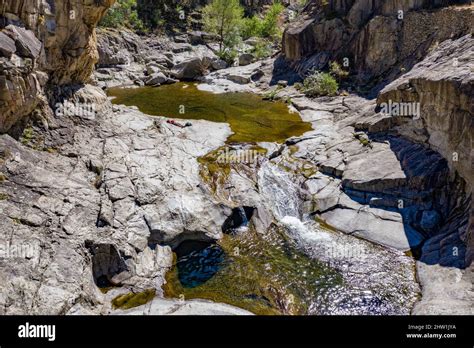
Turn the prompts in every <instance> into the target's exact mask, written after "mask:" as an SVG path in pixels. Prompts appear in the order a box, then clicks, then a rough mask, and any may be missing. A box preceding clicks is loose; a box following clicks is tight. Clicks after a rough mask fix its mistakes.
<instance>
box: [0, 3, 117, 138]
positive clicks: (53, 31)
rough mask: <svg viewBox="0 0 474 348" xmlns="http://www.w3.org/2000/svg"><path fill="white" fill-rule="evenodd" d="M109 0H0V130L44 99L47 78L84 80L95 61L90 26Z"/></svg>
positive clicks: (64, 81) (57, 82) (53, 80)
mask: <svg viewBox="0 0 474 348" xmlns="http://www.w3.org/2000/svg"><path fill="white" fill-rule="evenodd" d="M113 3H114V0H101V1H92V0H90V1H85V2H84V1H79V0H68V1H45V0H37V1H23V0H20V1H16V0H15V1H13V0H12V1H10V0H8V1H2V3H1V4H0V13H1V14H2V15H1V16H0V30H1V31H0V33H1V36H0V40H1V41H2V47H4V48H3V49H2V50H1V51H0V52H1V57H0V71H1V73H0V95H1V96H2V97H1V98H0V115H1V116H0V121H1V122H0V132H6V131H8V130H9V129H10V128H11V127H12V126H13V125H14V124H16V123H17V122H18V121H20V120H21V119H22V118H23V117H25V116H28V115H29V114H31V112H32V111H33V110H34V109H35V108H36V107H37V105H38V104H39V103H41V101H42V99H44V97H43V96H42V94H43V93H42V90H43V86H44V85H45V84H46V83H47V82H49V83H50V84H54V85H64V84H72V83H83V82H87V81H88V80H89V78H90V75H91V72H92V70H93V68H94V65H95V63H96V62H97V60H98V54H97V50H96V36H95V25H96V24H97V22H98V21H99V20H100V18H101V17H102V16H103V14H104V13H105V11H106V10H107V8H108V7H109V6H111V5H112V4H113ZM23 27H24V28H23ZM7 38H9V39H7ZM12 40H13V41H14V43H15V49H13V45H12ZM12 66H14V67H12ZM7 70H8V73H7V72H6V71H7ZM45 73H46V74H47V76H44V74H45Z"/></svg>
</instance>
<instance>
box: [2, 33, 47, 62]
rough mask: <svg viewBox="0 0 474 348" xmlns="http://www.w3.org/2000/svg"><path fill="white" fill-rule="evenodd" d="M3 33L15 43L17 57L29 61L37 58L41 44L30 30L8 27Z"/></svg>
mask: <svg viewBox="0 0 474 348" xmlns="http://www.w3.org/2000/svg"><path fill="white" fill-rule="evenodd" d="M4 33H6V34H7V35H8V36H10V37H11V38H12V39H13V40H14V41H15V46H16V51H17V53H18V55H20V56H22V57H26V58H31V59H37V58H38V57H39V55H40V53H41V47H42V44H41V41H39V40H38V39H37V38H36V36H35V34H34V33H33V32H32V31H31V30H27V29H25V28H21V27H17V26H14V25H9V26H7V27H6V28H5V31H4Z"/></svg>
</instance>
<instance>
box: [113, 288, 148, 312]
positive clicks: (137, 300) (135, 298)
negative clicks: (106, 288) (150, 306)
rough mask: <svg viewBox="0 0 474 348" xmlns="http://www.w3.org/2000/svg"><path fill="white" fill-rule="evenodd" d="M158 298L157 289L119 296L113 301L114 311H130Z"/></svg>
mask: <svg viewBox="0 0 474 348" xmlns="http://www.w3.org/2000/svg"><path fill="white" fill-rule="evenodd" d="M155 296H156V290H155V289H147V290H145V291H143V292H139V293H133V292H130V293H128V294H123V295H119V296H117V297H116V298H114V299H113V300H112V306H113V308H114V309H130V308H133V307H138V306H142V305H144V304H147V303H148V302H150V301H151V300H152V299H153V298H154V297H155Z"/></svg>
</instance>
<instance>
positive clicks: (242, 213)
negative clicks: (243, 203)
mask: <svg viewBox="0 0 474 348" xmlns="http://www.w3.org/2000/svg"><path fill="white" fill-rule="evenodd" d="M237 210H238V213H239V217H240V220H241V223H240V226H239V227H246V226H247V225H248V224H249V220H248V219H247V214H246V213H245V209H244V208H243V207H238V208H237Z"/></svg>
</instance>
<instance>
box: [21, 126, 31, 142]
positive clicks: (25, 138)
mask: <svg viewBox="0 0 474 348" xmlns="http://www.w3.org/2000/svg"><path fill="white" fill-rule="evenodd" d="M33 138H34V132H33V128H31V127H27V128H25V129H24V130H23V134H22V135H21V137H20V141H21V143H22V144H23V145H28V144H29V143H30V142H31V141H32V140H33Z"/></svg>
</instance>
